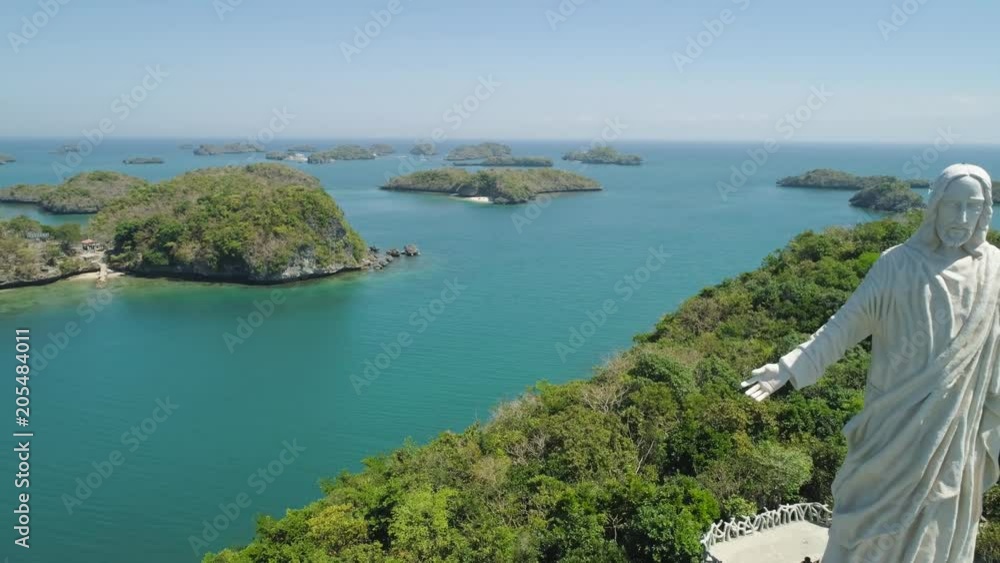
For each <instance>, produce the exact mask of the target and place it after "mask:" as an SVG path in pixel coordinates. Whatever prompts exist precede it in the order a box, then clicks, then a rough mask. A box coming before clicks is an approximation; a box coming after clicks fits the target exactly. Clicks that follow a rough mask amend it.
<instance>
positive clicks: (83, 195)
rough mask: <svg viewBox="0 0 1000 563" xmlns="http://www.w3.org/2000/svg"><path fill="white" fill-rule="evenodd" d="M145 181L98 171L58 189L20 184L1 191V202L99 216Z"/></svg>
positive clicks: (56, 187)
mask: <svg viewBox="0 0 1000 563" xmlns="http://www.w3.org/2000/svg"><path fill="white" fill-rule="evenodd" d="M145 185H147V182H146V181H145V180H143V179H142V178H136V177H135V176H129V175H128V174H122V173H121V172H111V171H106V170H98V171H95V172H82V173H80V174H77V175H76V176H73V177H72V178H70V179H68V180H66V181H65V182H63V183H62V184H60V185H58V186H50V185H46V184H18V185H15V186H11V187H9V188H3V189H0V201H5V202H20V203H34V204H38V206H39V207H41V208H42V209H43V210H45V211H48V212H49V213H97V212H98V211H99V210H100V209H101V208H103V207H104V206H105V205H107V204H108V202H109V201H111V200H113V199H115V198H117V197H121V196H123V195H125V194H126V193H127V192H128V191H129V190H132V189H135V188H138V187H141V186H145Z"/></svg>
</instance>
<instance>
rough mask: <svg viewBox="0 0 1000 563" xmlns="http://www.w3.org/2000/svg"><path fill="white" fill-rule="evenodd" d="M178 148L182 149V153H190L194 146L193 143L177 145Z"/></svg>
mask: <svg viewBox="0 0 1000 563" xmlns="http://www.w3.org/2000/svg"><path fill="white" fill-rule="evenodd" d="M177 148H179V149H181V150H182V151H189V150H191V149H193V148H194V145H192V144H191V143H184V144H183V145H177Z"/></svg>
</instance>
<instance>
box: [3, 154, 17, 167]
mask: <svg viewBox="0 0 1000 563" xmlns="http://www.w3.org/2000/svg"><path fill="white" fill-rule="evenodd" d="M16 161H17V159H16V158H14V157H13V156H11V155H9V154H0V166H3V165H4V164H7V163H9V162H16Z"/></svg>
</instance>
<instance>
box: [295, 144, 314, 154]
mask: <svg viewBox="0 0 1000 563" xmlns="http://www.w3.org/2000/svg"><path fill="white" fill-rule="evenodd" d="M288 152H289V153H297V152H316V146H315V145H292V146H290V147H288Z"/></svg>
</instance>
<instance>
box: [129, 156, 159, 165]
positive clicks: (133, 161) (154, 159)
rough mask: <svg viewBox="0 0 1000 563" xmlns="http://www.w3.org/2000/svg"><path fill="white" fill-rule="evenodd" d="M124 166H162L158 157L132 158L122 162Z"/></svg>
mask: <svg viewBox="0 0 1000 563" xmlns="http://www.w3.org/2000/svg"><path fill="white" fill-rule="evenodd" d="M122 163H124V164H163V159H162V158H160V157H158V156H153V157H145V156H133V157H132V158H126V159H125V160H123V161H122Z"/></svg>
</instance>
